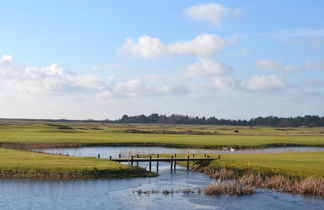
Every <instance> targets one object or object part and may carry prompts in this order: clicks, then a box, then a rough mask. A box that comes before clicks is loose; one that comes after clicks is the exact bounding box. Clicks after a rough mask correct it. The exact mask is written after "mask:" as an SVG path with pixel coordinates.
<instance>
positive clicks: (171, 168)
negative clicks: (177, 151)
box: [170, 155, 173, 174]
mask: <svg viewBox="0 0 324 210" xmlns="http://www.w3.org/2000/svg"><path fill="white" fill-rule="evenodd" d="M170 170H171V174H172V170H173V155H171V166H170Z"/></svg>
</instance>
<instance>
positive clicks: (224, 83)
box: [212, 76, 239, 90]
mask: <svg viewBox="0 0 324 210" xmlns="http://www.w3.org/2000/svg"><path fill="white" fill-rule="evenodd" d="M212 81H213V85H214V86H215V87H216V88H218V89H221V90H229V89H234V88H237V86H238V83H239V80H237V79H235V78H233V77H223V76H221V77H214V78H213V79H212Z"/></svg>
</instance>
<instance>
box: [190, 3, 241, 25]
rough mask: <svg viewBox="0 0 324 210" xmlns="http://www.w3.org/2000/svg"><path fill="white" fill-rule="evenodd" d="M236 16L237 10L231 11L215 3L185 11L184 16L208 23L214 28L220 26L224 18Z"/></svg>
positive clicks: (200, 5)
mask: <svg viewBox="0 0 324 210" xmlns="http://www.w3.org/2000/svg"><path fill="white" fill-rule="evenodd" d="M238 14H239V10H232V9H229V8H226V7H224V6H223V5H221V4H217V3H207V4H199V5H196V6H193V7H190V8H187V9H186V10H185V15H187V16H188V17H190V18H193V19H196V20H204V21H208V22H210V23H211V24H212V25H213V26H216V27H219V26H221V25H222V20H223V18H224V17H226V16H233V15H238Z"/></svg>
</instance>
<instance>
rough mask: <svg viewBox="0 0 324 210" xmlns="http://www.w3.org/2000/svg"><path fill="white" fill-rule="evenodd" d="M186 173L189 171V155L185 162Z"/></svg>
mask: <svg viewBox="0 0 324 210" xmlns="http://www.w3.org/2000/svg"><path fill="white" fill-rule="evenodd" d="M187 171H189V155H188V160H187Z"/></svg>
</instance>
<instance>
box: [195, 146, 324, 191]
mask: <svg viewBox="0 0 324 210" xmlns="http://www.w3.org/2000/svg"><path fill="white" fill-rule="evenodd" d="M323 163H324V152H308V153H279V154H226V155H222V156H221V159H220V160H214V161H212V162H210V163H209V164H208V166H207V167H204V168H202V169H201V171H202V172H204V173H207V174H208V175H209V176H210V177H212V178H217V179H219V178H221V179H228V178H231V179H237V180H239V182H240V183H241V184H245V185H248V186H257V187H262V188H271V189H276V190H278V191H281V192H292V193H300V194H306V195H315V196H321V197H324V166H323Z"/></svg>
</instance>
